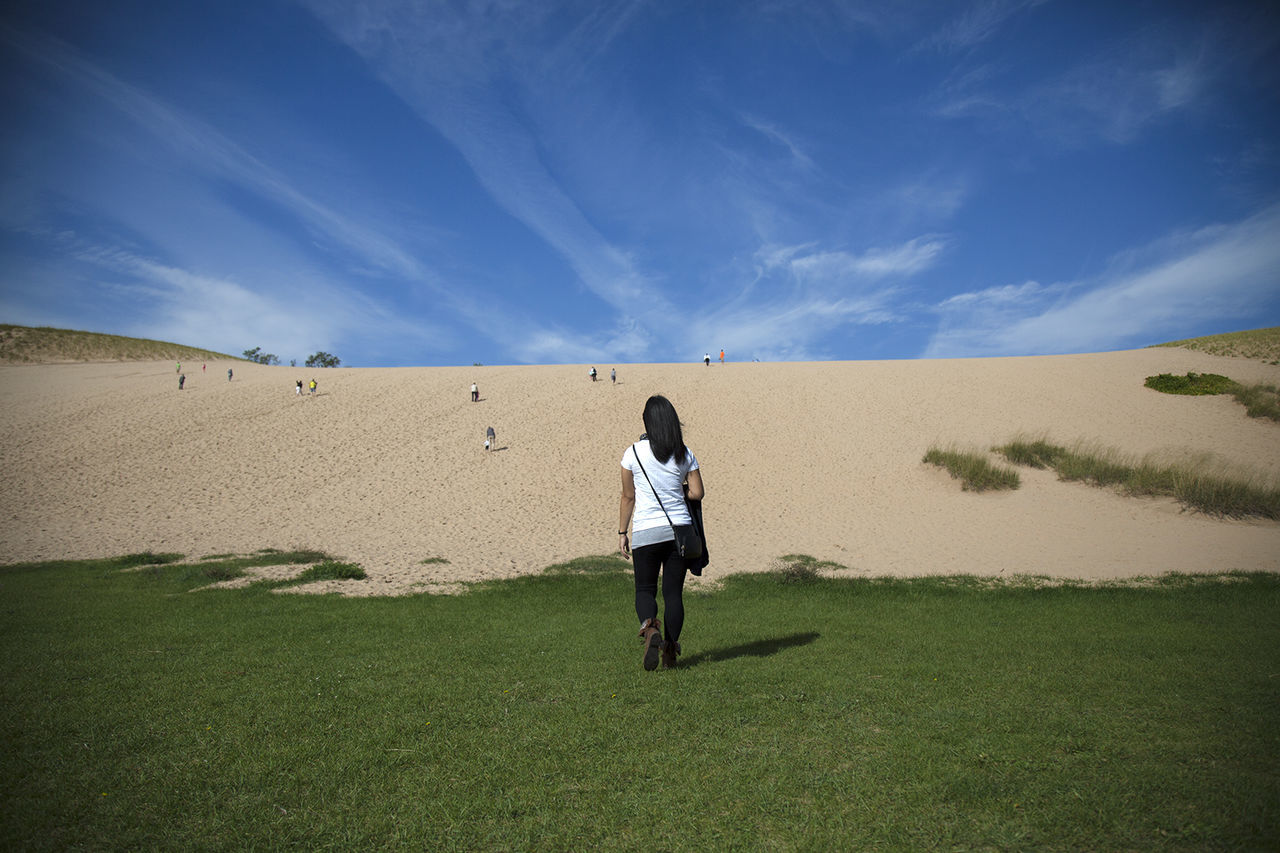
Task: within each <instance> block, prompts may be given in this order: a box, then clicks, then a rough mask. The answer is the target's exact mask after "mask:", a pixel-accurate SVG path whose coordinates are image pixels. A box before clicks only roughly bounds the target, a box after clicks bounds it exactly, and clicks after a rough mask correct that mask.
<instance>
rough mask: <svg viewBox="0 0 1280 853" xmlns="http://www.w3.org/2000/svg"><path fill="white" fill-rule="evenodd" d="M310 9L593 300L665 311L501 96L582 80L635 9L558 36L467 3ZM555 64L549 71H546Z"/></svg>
mask: <svg viewBox="0 0 1280 853" xmlns="http://www.w3.org/2000/svg"><path fill="white" fill-rule="evenodd" d="M309 5H310V8H311V9H312V10H313V11H314V12H315V14H316V15H317V17H318V18H319V19H320V20H321V21H323V22H324V23H325V24H326V25H327V26H328V27H330V29H331V30H332V31H333V32H334V33H335V34H336V35H337V37H338V38H339V39H341V40H342V41H343V42H345V43H346V44H348V45H349V46H350V47H351V48H352V49H353V50H354V51H355V52H356V53H357V54H359V55H360V56H362V57H363V58H364V59H365V60H366V61H367V62H368V63H369V65H370V67H371V68H372V69H373V70H374V72H375V73H376V74H377V75H378V76H379V77H380V78H381V79H382V80H383V81H384V82H385V83H386V84H387V85H388V86H390V87H391V89H392V90H393V91H395V92H396V93H397V94H398V95H399V96H400V97H401V98H402V99H403V100H404V101H405V103H406V104H408V105H409V106H410V107H411V108H412V109H414V110H415V111H416V112H418V114H419V115H420V116H422V117H423V118H424V119H425V120H426V121H427V122H429V123H430V124H431V125H432V126H433V127H435V128H436V129H437V130H438V131H439V132H440V133H441V134H442V135H443V136H444V137H445V138H446V139H448V140H449V141H450V142H451V143H452V144H453V145H454V146H455V147H456V148H457V150H458V151H459V153H460V154H461V155H462V156H463V157H464V158H465V159H466V161H467V163H468V164H469V165H470V167H471V169H472V170H473V172H474V173H475V176H476V178H477V179H478V180H479V182H480V183H481V185H482V186H484V188H485V189H486V191H487V192H488V193H489V195H490V196H491V197H492V198H493V200H494V201H495V202H496V203H497V204H499V205H500V206H501V207H502V208H503V209H505V210H507V211H508V212H509V213H511V215H512V216H514V217H515V218H516V219H518V220H519V221H520V222H522V223H524V224H525V225H526V226H527V227H528V228H529V229H530V230H531V231H533V232H534V233H535V234H537V235H539V236H540V237H541V238H542V239H543V240H545V241H546V243H547V244H548V245H550V246H551V247H553V248H554V249H555V250H556V251H557V252H558V253H559V254H560V255H561V256H562V257H563V258H564V260H565V261H566V263H568V265H569V266H570V267H571V268H572V269H573V271H574V272H575V273H576V274H577V276H578V277H579V279H580V280H581V281H582V283H583V284H584V285H585V286H586V287H587V288H588V289H589V290H590V291H591V292H593V293H594V294H596V295H597V296H598V297H600V298H601V299H603V300H604V301H605V302H607V303H608V304H609V305H611V306H613V307H614V308H616V309H618V310H626V309H631V310H635V308H636V306H637V305H643V306H648V308H647V313H648V314H649V315H650V316H652V317H654V318H657V317H661V316H663V315H664V314H665V313H668V312H669V310H670V305H669V304H668V303H667V301H666V300H665V298H663V297H662V296H661V295H660V294H656V293H655V291H654V289H653V288H652V287H650V284H651V280H650V278H649V277H648V275H647V274H646V273H644V272H643V271H642V270H640V269H639V268H638V267H637V265H636V263H635V261H634V259H633V258H632V257H631V255H630V254H629V252H627V251H626V250H625V249H622V248H619V247H617V246H615V245H613V244H612V243H610V242H609V241H608V240H607V239H605V237H604V236H603V235H601V234H600V232H599V231H598V230H597V229H596V228H595V227H594V226H593V225H592V224H591V223H590V222H589V221H588V219H587V217H586V216H585V215H584V214H583V212H582V210H581V209H580V208H579V207H578V205H577V204H576V203H575V201H574V200H573V198H572V197H571V196H570V195H569V194H568V193H567V192H566V191H565V190H564V188H563V187H562V186H561V184H560V182H559V181H558V180H557V179H556V178H555V177H554V176H553V175H552V174H551V172H550V171H549V170H548V168H547V165H546V162H545V161H544V159H543V156H542V153H541V151H540V145H539V139H538V137H537V135H536V134H535V132H534V123H533V122H531V121H529V120H527V119H526V117H525V116H523V115H521V114H520V112H519V109H518V103H516V104H513V103H512V101H511V99H510V98H509V97H507V96H505V95H504V94H503V93H504V92H508V93H509V92H512V91H514V92H522V91H526V92H527V90H528V89H529V87H531V86H537V85H538V84H541V83H548V84H549V81H548V77H555V78H558V79H573V78H574V77H575V76H577V75H579V74H580V73H581V72H582V71H583V69H584V67H585V66H586V65H587V64H589V62H590V56H591V55H593V54H594V53H596V52H598V51H599V50H601V49H602V48H603V44H602V42H604V43H607V41H608V40H610V39H612V38H615V37H616V36H617V34H618V33H619V32H620V31H621V29H622V28H623V27H624V26H625V23H626V21H627V20H629V19H630V17H631V16H632V15H633V14H634V12H635V4H634V3H618V4H609V5H607V6H599V7H597V8H596V10H595V11H594V12H593V13H592V14H591V15H589V16H588V17H587V18H586V20H585V23H584V24H583V25H581V26H579V27H578V28H577V29H575V30H573V31H571V32H570V33H569V35H568V36H567V37H564V38H551V37H547V36H545V34H544V33H543V32H542V31H543V25H544V23H545V20H546V18H547V17H548V16H551V15H553V14H554V13H555V12H556V11H557V10H556V9H554V8H551V7H542V6H540V5H539V4H514V5H499V6H494V5H489V4H480V3H476V4H463V5H462V6H459V7H455V8H452V9H449V10H445V9H443V8H433V9H432V11H431V13H430V14H426V13H424V12H423V11H422V10H421V9H420V8H419V7H418V6H417V4H411V3H399V2H390V0H389V2H382V3H367V4H365V5H363V6H360V7H352V6H349V5H348V4H344V3H330V2H322V0H316V2H312V3H310V4H309ZM552 62H554V63H555V67H554V69H553V71H554V73H552V70H549V69H548V67H547V64H548V63H552ZM516 100H517V102H518V101H519V98H517V99H516ZM526 100H527V99H526Z"/></svg>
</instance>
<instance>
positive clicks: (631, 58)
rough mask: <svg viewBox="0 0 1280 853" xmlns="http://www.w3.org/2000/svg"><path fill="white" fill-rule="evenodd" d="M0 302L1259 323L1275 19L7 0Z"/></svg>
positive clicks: (330, 314) (824, 7)
mask: <svg viewBox="0 0 1280 853" xmlns="http://www.w3.org/2000/svg"><path fill="white" fill-rule="evenodd" d="M0 99H2V100H0V109H2V110H3V115H5V116H6V119H5V121H4V122H3V123H2V126H0V321H2V322H12V323H20V324H25V325H51V326H59V327H64V328H78V329H88V330H92V331H101V332H111V333H115V334H125V335H135V336H141V337H149V338H158V339H163V340H172V341H178V342H181V343H185V344H190V345H195V346H202V347H208V348H212V349H216V350H220V351H223V352H231V353H235V354H238V353H239V352H240V351H241V350H244V349H247V348H249V347H253V346H260V347H262V348H263V349H264V350H267V351H269V352H273V353H276V354H277V355H279V356H280V357H281V358H282V359H283V360H284V361H285V362H286V363H287V362H288V360H289V359H290V358H297V359H298V360H299V362H301V360H302V359H304V358H305V357H306V356H307V355H308V354H310V353H312V352H315V351H317V350H326V351H329V352H332V353H336V354H337V355H339V356H340V357H341V358H342V359H343V362H344V363H345V364H352V365H356V366H383V365H388V366H390V365H443V364H471V363H473V362H483V363H485V364H500V363H598V364H605V365H607V364H610V363H627V362H669V361H695V360H699V359H701V357H702V354H703V353H704V352H707V351H710V352H712V353H713V354H714V353H716V352H717V351H718V350H719V349H720V348H721V347H723V348H724V349H725V351H726V354H727V356H728V358H729V359H730V360H748V359H752V358H758V359H760V360H779V359H782V360H826V359H885V358H918V357H953V356H1000V355H1034V354H1051V353H1065V352H1089V351H1099V350H1112V349H1123V348H1129V347H1138V346H1145V345H1147V344H1151V343H1157V342H1161V341H1166V340H1172V339H1177V338H1184V337H1190V336H1195V335H1202V334H1212V333H1217V332H1223V331H1232V330H1237V329H1246V328H1255V327H1260V326H1273V325H1280V12H1277V11H1276V7H1275V6H1274V4H1266V3H1241V4H1237V5H1232V4H1230V3H1224V4H1216V3H1215V4H1206V3H1180V2H1170V0H1163V2H1150V3H1143V2H1125V3H1091V2H1065V0H1056V2H1055V1H1052V0H1051V1H1050V2H1034V0H1033V1H1032V2H1012V1H1010V2H1005V0H985V2H972V3H961V2H925V1H924V0H921V1H920V2H908V3H888V2H882V3H859V2H846V3H822V2H784V0H760V2H750V0H737V1H736V2H712V0H706V2H676V0H669V2H607V0H594V2H582V3H574V2H569V3H557V2H551V0H546V2H528V3H523V2H515V0H489V2H466V0H449V2H430V0H403V2H400V0H387V1H386V2H382V0H370V2H348V0H300V2H273V0H251V2H240V0H224V2H219V3H196V2H184V0H177V2H175V0H154V2H131V0H117V2H112V3H98V4H95V3H83V2H67V0H41V2H37V3H22V2H17V3H8V4H5V8H4V11H3V12H0Z"/></svg>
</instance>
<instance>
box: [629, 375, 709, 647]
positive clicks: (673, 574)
mask: <svg viewBox="0 0 1280 853" xmlns="http://www.w3.org/2000/svg"><path fill="white" fill-rule="evenodd" d="M644 429H645V434H644V435H643V436H641V439H640V441H638V442H636V443H635V444H633V445H631V446H630V447H628V448H627V449H626V451H625V452H624V453H623V454H622V497H621V499H620V501H619V504H618V550H619V551H621V552H622V555H623V556H624V557H630V558H632V562H633V565H634V569H635V590H636V616H637V617H638V618H639V619H640V638H641V639H642V640H644V657H643V659H642V662H643V665H644V668H645V669H647V670H653V669H656V668H657V666H658V658H659V656H661V658H662V663H663V666H664V667H666V668H671V667H674V666H675V665H676V656H677V655H679V654H680V631H681V629H682V628H683V627H684V599H683V593H684V579H685V574H686V570H685V565H684V558H683V557H681V556H680V554H679V552H678V551H677V550H676V544H675V531H674V530H672V528H671V525H673V524H676V525H683V524H691V523H692V518H691V516H690V515H689V507H688V505H687V504H686V503H685V498H686V496H687V497H688V499H689V500H695V501H700V500H702V497H703V493H704V489H703V486H702V471H701V470H700V469H699V467H698V460H697V457H695V456H694V455H693V451H692V450H690V449H689V448H688V447H686V446H685V443H684V434H683V432H681V429H680V418H679V416H678V415H676V409H675V406H673V405H671V401H670V400H668V399H667V398H666V397H663V396H660V395H655V396H653V397H650V398H649V399H648V401H647V402H646V403H645V404H644ZM686 480H687V481H688V491H687V494H686V491H685V486H684V484H685V481H686ZM664 510H665V513H664ZM668 516H669V517H670V521H668ZM628 525H631V537H630V539H628V537H627V526H628ZM659 573H661V577H662V601H663V604H664V606H665V612H664V613H663V616H664V617H665V620H664V621H665V623H666V624H665V627H664V625H663V624H662V622H660V621H659V620H658V577H659Z"/></svg>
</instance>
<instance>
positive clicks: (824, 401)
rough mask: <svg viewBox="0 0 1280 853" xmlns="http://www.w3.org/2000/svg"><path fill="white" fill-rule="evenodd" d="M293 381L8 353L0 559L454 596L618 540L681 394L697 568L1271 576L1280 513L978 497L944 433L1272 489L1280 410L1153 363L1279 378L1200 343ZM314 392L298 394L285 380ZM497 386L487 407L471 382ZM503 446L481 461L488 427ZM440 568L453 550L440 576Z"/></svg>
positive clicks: (291, 376) (1036, 490)
mask: <svg viewBox="0 0 1280 853" xmlns="http://www.w3.org/2000/svg"><path fill="white" fill-rule="evenodd" d="M613 366H614V365H610V364H598V365H596V367H597V369H598V370H599V371H600V375H601V376H602V377H603V378H602V380H601V381H598V382H595V383H592V382H591V381H590V380H589V379H588V377H587V369H588V366H587V365H581V366H555V367H476V368H463V367H450V368H397V369H350V368H338V369H331V370H316V371H311V370H300V369H295V368H289V367H264V366H258V365H251V364H242V363H236V364H234V365H233V367H234V370H235V379H234V381H232V382H228V381H227V378H226V369H227V367H228V364H227V363H220V362H209V364H208V369H207V372H201V370H200V366H199V365H198V364H197V365H195V366H194V369H192V366H191V365H184V367H185V368H187V370H186V375H187V381H186V389H185V390H183V391H179V390H178V383H177V377H176V375H175V373H174V364H173V363H172V362H165V363H154V362H145V363H124V364H122V363H112V364H79V365H38V366H36V365H33V366H6V367H0V466H2V467H0V470H2V471H3V478H4V481H3V489H0V519H2V521H0V561H3V562H17V561H28V560H46V559H61V558H83V557H103V556H115V555H119V554H124V553H133V552H138V551H145V550H152V551H157V552H161V551H165V552H174V551H176V552H180V553H183V554H186V555H188V556H189V557H201V556H205V555H209V554H217V553H250V552H253V551H256V550H258V549H260V548H266V547H271V548H279V549H293V548H311V549H318V550H322V551H325V552H327V553H329V554H332V555H334V556H335V557H338V558H341V559H345V560H350V561H354V562H358V563H360V564H361V565H362V566H363V567H364V568H365V570H366V571H367V572H368V574H369V579H368V580H366V581H343V582H336V581H335V582H329V583H328V585H327V586H326V585H321V586H320V588H322V589H338V590H340V591H343V592H346V593H350V594H395V593H406V592H412V591H415V590H439V589H445V588H447V585H448V584H450V583H456V582H457V581H471V580H477V579H483V578H495V577H503V576H509V575H514V574H520V573H531V572H538V571H541V570H542V569H543V568H544V567H546V566H548V565H551V564H553V563H556V562H562V561H565V560H567V559H571V558H573V557H579V556H585V555H591V554H602V553H610V552H612V551H613V549H614V548H615V547H616V542H617V537H616V525H617V514H618V491H619V470H620V466H619V460H620V458H621V455H622V452H623V450H624V448H626V447H627V446H628V445H629V444H630V442H632V441H634V440H635V439H636V438H637V437H638V436H639V434H640V433H641V431H642V430H643V425H642V424H641V420H640V413H641V411H642V408H643V405H644V401H645V399H646V398H647V397H648V396H649V395H650V394H654V393H662V394H666V395H667V396H668V397H669V398H670V399H671V400H672V402H674V403H675V405H676V408H677V409H678V411H679V412H680V415H681V418H682V420H683V422H684V428H685V439H686V442H687V443H688V444H689V446H690V447H691V448H692V449H693V450H694V452H695V453H696V454H697V456H698V458H699V460H700V461H701V463H702V470H703V477H704V482H705V484H706V489H707V498H706V501H705V503H704V507H703V508H704V513H705V519H706V523H707V529H708V538H709V548H710V552H711V556H712V563H711V566H710V567H709V569H708V572H707V577H708V578H709V579H711V580H712V581H714V579H715V578H716V577H717V576H722V575H724V574H726V573H731V572H743V571H761V570H766V569H769V568H770V567H771V566H772V564H773V563H774V561H775V560H776V558H778V557H779V556H781V555H784V554H789V553H803V554H810V555H813V556H814V557H817V558H819V559H823V560H832V561H835V562H838V563H840V564H842V565H844V566H847V567H848V573H849V574H852V575H900V576H903V575H923V574H954V573H970V574H978V575H1011V574H1023V573H1025V574H1040V575H1049V576H1054V577H1067V578H1084V579H1105V578H1117V577H1132V576H1140V575H1152V574H1159V573H1163V572H1169V571H1182V572H1202V571H1219V570H1227V569H1246V570H1269V571H1275V570H1280V524H1277V523H1275V522H1269V521H1232V520H1223V519H1218V518H1212V517H1207V516H1205V515H1202V514H1199V513H1196V512H1192V511H1187V510H1184V509H1183V508H1182V507H1180V506H1179V505H1178V504H1177V503H1175V502H1174V501H1172V500H1170V499H1152V498H1131V497H1124V496H1121V495H1118V494H1116V493H1114V492H1112V491H1109V490H1104V489H1098V488H1093V487H1089V486H1086V485H1082V484H1077V483H1064V482H1059V481H1058V480H1057V479H1056V476H1055V475H1054V474H1052V473H1049V472H1037V471H1033V470H1031V469H1026V468H1023V469H1020V471H1021V473H1022V477H1023V485H1022V488H1021V489H1019V490H1017V491H1013V492H1003V493H985V494H973V493H968V492H963V491H961V488H960V484H959V483H958V482H957V481H954V480H952V479H951V478H950V477H949V476H948V475H947V474H946V472H944V471H942V470H941V469H938V468H935V467H933V466H930V465H926V464H924V463H922V462H921V457H922V456H923V455H924V453H925V451H926V450H927V449H928V448H929V447H930V446H931V445H934V444H950V443H952V442H956V443H959V444H961V445H975V446H979V447H983V448H987V447H990V446H992V445H995V444H999V443H1003V442H1005V441H1008V440H1009V439H1011V438H1013V437H1014V435H1015V434H1017V433H1019V432H1028V433H1033V434H1044V435H1047V436H1048V437H1049V438H1051V439H1052V440H1054V441H1057V442H1059V443H1063V444H1067V443H1071V442H1073V441H1075V440H1077V439H1085V440H1090V441H1096V442H1098V443H1100V444H1102V445H1105V446H1107V447H1111V448H1115V449H1117V450H1120V451H1124V452H1127V453H1134V454H1143V453H1148V452H1162V453H1164V452H1167V453H1182V452H1205V451H1212V452H1214V453H1216V454H1217V455H1218V456H1220V457H1222V458H1223V459H1224V460H1226V461H1227V462H1229V463H1232V464H1236V465H1239V466H1242V467H1246V468H1249V469H1251V470H1253V471H1255V472H1258V473H1259V474H1261V475H1262V476H1263V477H1265V478H1270V479H1271V480H1278V479H1280V425H1277V424H1276V423H1274V422H1271V421H1266V420H1256V419H1251V418H1248V417H1246V416H1245V414H1244V409H1243V407H1242V406H1240V405H1239V404H1237V403H1236V402H1234V401H1233V400H1232V399H1230V398H1229V397H1179V396H1171V395H1165V394H1160V393H1157V392H1155V391H1152V390H1150V389H1147V388H1145V387H1143V384H1142V383H1143V379H1144V378H1145V377H1146V376H1148V375H1151V374H1154V373H1165V372H1169V373H1185V372H1187V371H1189V370H1194V371H1197V372H1212V373H1222V374H1225V375H1227V376H1230V377H1231V378H1233V379H1236V380H1238V381H1241V382H1270V383H1280V368H1277V367H1275V366H1269V365H1266V364H1262V363H1260V362H1257V361H1248V360H1244V359H1234V358H1225V357H1220V356H1213V355H1207V354H1204V353H1197V352H1192V351H1188V350H1184V349H1169V348H1160V349H1145V350H1137V351H1132V352H1117V353H1105V354H1097V355H1079V356H1053V357H1038V358H1007V359H967V360H941V361H893V362H841V363H804V364H800V363H789V364H734V363H730V364H727V365H724V366H721V365H719V364H713V365H712V366H711V367H709V368H708V367H704V366H703V365H702V364H700V363H698V364H690V365H620V366H618V378H619V381H618V384H617V385H616V386H615V385H612V384H611V383H610V382H609V379H608V376H609V369H610V368H611V367H613ZM313 376H314V377H315V378H316V379H317V380H318V382H319V389H318V392H317V393H316V394H315V395H314V396H311V395H309V394H306V393H305V389H304V394H303V396H301V397H299V396H297V395H296V394H295V391H294V381H295V380H296V379H302V380H303V381H304V383H305V382H306V381H307V380H309V379H310V378H312V377H313ZM472 381H475V382H477V383H478V384H479V387H480V396H481V401H480V402H478V403H472V402H471V399H470V385H471V383H472ZM489 426H492V427H493V428H494V430H495V432H496V434H497V442H496V450H495V451H493V452H491V453H485V451H484V450H483V444H484V438H485V428H486V427H489ZM431 557H442V558H444V559H446V560H448V562H447V563H439V562H436V563H431V564H425V565H424V564H423V562H422V561H423V560H424V559H426V558H431Z"/></svg>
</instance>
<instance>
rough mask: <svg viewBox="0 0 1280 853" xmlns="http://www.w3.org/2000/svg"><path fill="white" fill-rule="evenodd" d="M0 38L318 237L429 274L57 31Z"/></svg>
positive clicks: (388, 267)
mask: <svg viewBox="0 0 1280 853" xmlns="http://www.w3.org/2000/svg"><path fill="white" fill-rule="evenodd" d="M0 38H4V39H5V40H6V41H8V42H9V43H10V44H11V45H12V46H13V47H15V48H17V49H18V50H20V51H21V52H22V53H23V54H24V55H26V56H27V57H28V58H29V59H30V60H33V61H36V62H38V63H41V64H43V65H46V66H47V67H49V68H52V69H55V70H56V71H58V72H59V73H60V74H62V75H63V76H64V77H65V78H67V79H70V80H72V81H74V82H75V83H76V84H78V85H79V86H80V87H82V89H84V90H85V91H88V92H90V93H92V94H93V95H95V96H96V97H97V98H99V99H101V100H102V101H104V102H106V103H109V104H112V105H114V106H115V108H116V109H118V110H119V111H120V112H121V113H123V114H124V115H126V116H129V117H130V118H131V119H132V120H133V121H134V122H135V123H136V124H137V125H138V126H140V127H142V128H143V129H145V130H146V131H147V132H148V133H149V134H150V135H151V137H152V138H153V139H154V140H155V141H156V142H158V143H159V144H161V145H163V146H166V147H168V148H169V149H171V150H172V151H174V152H175V153H177V154H178V155H180V156H181V157H183V158H184V160H185V161H186V162H187V164H188V165H189V166H190V167H192V168H194V169H196V170H198V171H201V172H204V173H206V174H208V173H212V174H216V175H218V176H219V177H222V178H225V179H228V180H232V181H234V182H235V183H237V184H239V185H241V186H243V187H245V188H247V189H249V190H250V191H251V192H253V193H254V194H255V195H258V196H260V197H262V198H265V199H269V200H271V201H273V202H274V203H276V204H278V205H280V206H281V207H282V208H284V209H285V210H287V211H288V212H289V213H290V214H291V215H292V216H294V217H296V218H297V219H299V220H300V221H302V222H304V223H306V224H307V225H308V226H309V227H310V228H311V229H312V230H313V231H314V232H315V233H316V235H317V236H318V237H319V238H320V239H323V240H324V241H325V242H327V243H330V244H335V245H338V246H341V247H343V248H344V249H346V250H347V251H350V252H352V253H354V254H355V255H356V256H357V257H358V259H359V262H360V263H361V264H364V265H367V266H371V267H373V268H375V269H378V270H381V271H383V272H386V273H391V274H394V275H398V276H402V277H421V278H426V276H425V271H424V269H423V267H422V265H421V264H420V263H419V262H418V261H417V260H416V259H415V258H414V257H413V256H412V254H411V253H409V252H407V251H405V250H404V249H403V248H402V247H401V246H399V245H397V244H396V243H395V241H393V240H391V239H389V238H387V237H386V236H385V235H382V234H379V233H377V232H375V231H373V230H371V229H369V228H367V227H365V225H364V224H363V223H361V222H359V221H356V220H353V219H351V218H349V217H346V216H343V215H342V214H341V213H338V212H337V211H336V210H334V209H333V208H332V207H330V206H328V205H325V204H323V203H321V202H319V201H317V200H316V199H315V198H313V197H311V196H310V195H308V194H307V193H305V192H303V191H301V190H299V189H298V188H297V187H295V186H293V185H292V184H291V183H290V182H289V181H288V180H287V179H286V178H285V177H284V176H283V175H282V174H281V173H280V172H278V171H277V170H275V169H272V168H271V167H270V166H268V165H267V164H265V163H263V162H262V161H261V160H259V159H258V158H256V157H254V156H253V155H251V154H250V153H248V152H247V151H245V150H244V149H243V148H242V147H241V146H240V145H238V144H237V143H236V142H234V141H233V140H231V139H229V138H228V137H227V136H225V135H224V134H223V133H221V132H220V131H219V130H218V129H217V128H215V127H213V126H212V125H210V124H208V123H207V122H204V121H201V120H200V119H199V118H196V117H194V116H191V115H187V114H185V113H183V112H182V111H180V110H178V109H176V108H174V107H172V106H170V105H168V104H165V103H164V102H163V101H161V100H160V99H158V98H155V97H153V96H151V95H150V94H148V93H147V92H145V91H143V90H142V89H140V88H138V87H136V86H133V85H130V84H129V83H127V82H125V81H123V80H121V79H119V78H118V77H116V76H115V75H113V74H111V73H109V72H107V71H105V70H103V69H102V68H100V67H98V66H96V65H94V64H93V63H91V62H88V61H87V60H85V59H84V58H82V57H81V56H80V55H79V54H78V53H76V52H75V51H74V50H73V49H72V48H70V47H69V46H68V45H66V44H65V43H63V42H61V41H60V40H58V39H55V38H51V37H48V36H44V35H40V34H36V33H30V32H19V31H16V30H13V29H12V28H3V29H0Z"/></svg>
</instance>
